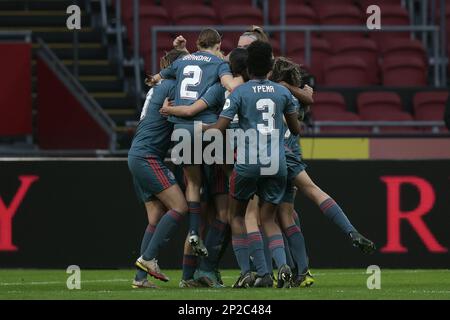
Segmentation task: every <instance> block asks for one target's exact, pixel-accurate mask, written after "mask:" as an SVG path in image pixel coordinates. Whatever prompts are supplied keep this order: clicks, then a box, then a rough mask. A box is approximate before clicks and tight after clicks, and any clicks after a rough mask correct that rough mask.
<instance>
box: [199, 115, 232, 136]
mask: <svg viewBox="0 0 450 320" xmlns="http://www.w3.org/2000/svg"><path fill="white" fill-rule="evenodd" d="M231 120H232V119H230V118H228V117H223V116H220V117H219V120H217V122H216V123H212V124H204V125H203V128H202V129H203V131H206V130H209V129H217V130H220V131H222V132H225V130H226V129H227V128H228V126H229V125H230V122H231Z"/></svg>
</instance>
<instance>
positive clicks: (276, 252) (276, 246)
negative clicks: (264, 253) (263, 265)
mask: <svg viewBox="0 0 450 320" xmlns="http://www.w3.org/2000/svg"><path fill="white" fill-rule="evenodd" d="M269 249H270V251H271V253H272V258H273V260H275V264H276V265H277V267H278V268H280V267H281V266H282V265H284V264H286V253H285V251H284V241H283V236H282V235H281V234H275V235H273V236H271V237H269Z"/></svg>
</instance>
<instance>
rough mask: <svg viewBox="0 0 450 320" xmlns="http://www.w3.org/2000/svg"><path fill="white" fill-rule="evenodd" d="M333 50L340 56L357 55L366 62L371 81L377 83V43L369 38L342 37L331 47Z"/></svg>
mask: <svg viewBox="0 0 450 320" xmlns="http://www.w3.org/2000/svg"><path fill="white" fill-rule="evenodd" d="M333 52H334V53H335V54H337V55H341V56H352V57H359V58H361V59H362V60H364V62H366V63H367V66H368V67H369V74H370V78H371V82H372V83H379V78H380V76H379V73H380V72H379V63H378V48H377V44H376V43H375V42H374V41H372V40H370V39H365V38H364V39H358V40H355V39H354V38H348V39H342V40H341V41H340V42H338V43H336V44H335V45H334V47H333Z"/></svg>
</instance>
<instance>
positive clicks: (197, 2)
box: [141, 0, 208, 13]
mask: <svg viewBox="0 0 450 320" xmlns="http://www.w3.org/2000/svg"><path fill="white" fill-rule="evenodd" d="M145 1H149V0H145ZM141 2H142V0H141ZM159 2H160V3H161V5H162V6H163V7H164V8H166V9H167V11H169V12H171V13H175V11H180V10H179V7H180V6H203V5H206V4H207V2H208V1H205V0H159ZM175 9H176V10H175Z"/></svg>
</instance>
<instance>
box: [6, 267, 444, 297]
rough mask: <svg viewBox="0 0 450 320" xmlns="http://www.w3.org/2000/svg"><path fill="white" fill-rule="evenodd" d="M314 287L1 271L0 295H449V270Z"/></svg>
mask: <svg viewBox="0 0 450 320" xmlns="http://www.w3.org/2000/svg"><path fill="white" fill-rule="evenodd" d="M313 273H314V275H315V278H316V284H315V285H314V286H313V287H311V288H291V289H275V288H274V289H242V290H237V289H232V288H230V287H229V286H231V285H232V284H233V282H234V280H235V278H236V275H237V274H238V272H237V271H235V270H224V271H223V272H222V275H223V280H224V282H225V284H226V285H227V286H228V288H225V289H208V288H201V289H180V288H178V281H179V279H180V276H181V272H180V271H179V270H176V271H175V270H172V271H167V274H168V275H169V277H170V278H171V281H169V282H168V283H162V282H159V281H157V280H155V281H154V282H155V283H157V284H158V285H159V286H160V289H156V290H148V289H131V286H130V283H131V279H132V278H133V275H134V271H133V270H82V271H81V290H68V289H67V287H66V280H67V277H68V276H69V275H68V274H66V273H65V270H20V269H16V270H8V269H0V299H89V300H91V299H148V300H151V299H164V300H165V299H168V300H185V299H186V300H188V299H199V300H206V299H213V300H214V299H230V300H245V299H258V300H259V299H263V300H264V299H270V300H273V299H282V300H289V299H299V300H303V299H305V300H306V299H433V300H436V299H450V270H382V271H381V289H380V290H368V289H367V286H366V282H367V278H368V276H369V275H367V274H366V273H365V270H362V269H321V270H313Z"/></svg>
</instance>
